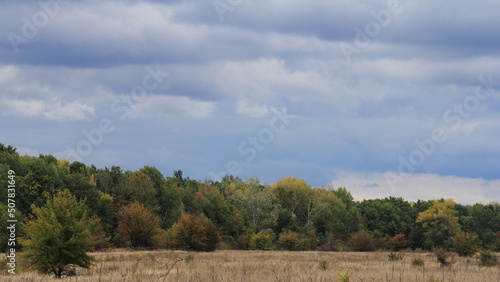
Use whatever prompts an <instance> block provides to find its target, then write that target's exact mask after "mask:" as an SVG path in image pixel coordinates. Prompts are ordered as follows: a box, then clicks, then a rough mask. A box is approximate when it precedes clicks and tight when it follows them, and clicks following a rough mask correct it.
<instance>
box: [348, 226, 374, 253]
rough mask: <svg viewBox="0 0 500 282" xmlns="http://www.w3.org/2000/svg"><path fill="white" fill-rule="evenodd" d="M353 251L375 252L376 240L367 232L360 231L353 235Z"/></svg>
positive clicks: (350, 242) (351, 245) (351, 239)
mask: <svg viewBox="0 0 500 282" xmlns="http://www.w3.org/2000/svg"><path fill="white" fill-rule="evenodd" d="M349 244H350V247H351V251H354V252H373V251H375V250H376V248H375V240H374V239H373V237H372V236H371V235H370V234H368V233H367V232H366V231H358V232H356V233H354V234H352V235H351V238H350V240H349Z"/></svg>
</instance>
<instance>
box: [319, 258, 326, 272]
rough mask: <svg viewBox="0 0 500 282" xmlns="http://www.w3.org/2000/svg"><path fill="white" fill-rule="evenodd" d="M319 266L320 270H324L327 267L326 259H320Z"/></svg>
mask: <svg viewBox="0 0 500 282" xmlns="http://www.w3.org/2000/svg"><path fill="white" fill-rule="evenodd" d="M319 268H320V269H322V270H326V269H327V268H328V262H327V261H326V260H320V261H319Z"/></svg>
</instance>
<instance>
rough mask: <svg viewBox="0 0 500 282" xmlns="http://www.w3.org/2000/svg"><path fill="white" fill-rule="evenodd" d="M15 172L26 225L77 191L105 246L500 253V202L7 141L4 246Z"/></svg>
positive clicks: (1, 219)
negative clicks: (201, 175)
mask: <svg viewBox="0 0 500 282" xmlns="http://www.w3.org/2000/svg"><path fill="white" fill-rule="evenodd" d="M9 170H12V171H14V172H15V175H16V176H15V182H16V193H15V202H16V210H17V211H16V215H15V216H16V219H18V221H19V222H20V223H26V222H28V221H30V220H31V221H33V220H35V219H36V217H35V216H34V210H36V209H37V208H41V207H44V206H45V205H46V202H47V201H49V200H50V199H52V197H54V195H56V194H58V193H62V195H65V196H64V197H63V198H62V199H63V200H64V199H67V198H68V197H73V196H74V198H76V200H78V201H80V202H82V203H84V204H85V205H84V206H85V209H86V213H87V215H88V217H89V222H88V224H87V227H88V229H89V230H88V231H89V234H90V235H89V236H91V238H92V242H93V243H94V248H95V249H97V250H99V249H106V248H110V247H131V248H149V249H154V248H172V249H185V250H197V251H198V250H201V251H211V250H215V249H243V250H244V249H263V250H266V249H284V250H324V251H343V250H352V251H373V250H376V249H393V250H402V249H423V250H432V249H446V250H453V251H456V252H459V253H464V254H468V253H470V252H475V250H477V249H488V250H493V251H500V205H499V203H490V204H486V205H484V204H475V205H462V204H458V203H455V202H454V201H453V200H451V199H446V200H445V199H441V200H434V201H421V200H419V201H417V202H408V201H405V200H404V199H402V198H394V197H388V198H384V199H374V200H364V201H361V202H359V201H354V200H353V197H352V195H351V194H350V193H349V191H348V190H347V189H345V188H342V187H340V188H336V189H334V188H333V187H329V186H327V187H321V188H314V187H311V186H310V185H308V184H307V182H306V181H304V180H301V179H297V178H295V177H284V178H281V179H280V180H278V181H277V182H276V183H274V184H267V183H262V182H261V181H260V180H259V179H257V178H249V179H246V180H242V179H240V178H238V177H234V176H230V175H227V176H225V177H224V178H223V179H222V180H221V181H204V182H200V181H196V180H193V179H190V178H189V177H184V175H183V173H182V171H180V170H178V171H175V172H174V173H173V175H172V176H164V175H163V174H162V173H161V172H160V171H159V170H158V169H157V168H155V167H151V166H145V167H143V168H141V169H140V170H138V171H123V170H122V169H121V168H120V167H119V166H112V167H111V168H108V167H105V168H96V167H95V166H94V165H91V166H87V165H85V164H83V163H80V162H69V161H67V160H58V159H56V158H55V157H53V156H51V155H40V156H39V157H32V156H27V155H25V156H20V155H19V154H18V153H17V152H16V148H14V147H12V146H5V145H3V144H1V143H0V179H1V185H2V189H1V191H2V192H1V195H0V198H1V199H0V229H1V230H2V231H1V234H0V236H1V237H0V242H1V243H2V244H3V246H2V249H3V250H5V249H7V241H8V237H7V236H9V234H8V233H7V229H6V224H7V219H8V217H9V213H8V207H7V197H8V193H7V192H8V191H7V188H6V187H8V183H9V177H8V171H9ZM66 189H67V190H68V191H69V193H70V194H69V193H67V192H68V191H65V190H66ZM62 191H65V192H62ZM64 193H67V194H64ZM68 195H69V196H68ZM63 200H61V201H63ZM54 201H55V200H54ZM18 226H19V228H18V230H17V236H18V237H21V238H28V237H30V234H27V233H29V232H26V230H25V229H24V228H23V227H24V226H27V225H26V224H24V225H22V224H19V225H18ZM20 241H21V242H22V240H20ZM21 247H22V246H21ZM461 250H462V251H461ZM463 250H465V251H463Z"/></svg>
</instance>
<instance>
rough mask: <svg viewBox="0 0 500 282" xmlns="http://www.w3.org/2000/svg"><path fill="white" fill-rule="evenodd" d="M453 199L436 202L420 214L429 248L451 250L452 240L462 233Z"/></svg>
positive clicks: (419, 217) (419, 218) (418, 220)
mask: <svg viewBox="0 0 500 282" xmlns="http://www.w3.org/2000/svg"><path fill="white" fill-rule="evenodd" d="M454 207H455V202H454V201H453V200H452V199H446V200H441V201H434V203H433V205H432V206H431V207H430V208H429V209H427V210H425V211H423V212H421V213H419V214H418V218H417V222H420V223H422V227H423V229H424V235H425V238H426V241H425V242H426V246H427V247H428V248H450V246H451V244H450V241H449V240H450V238H451V237H452V236H454V235H455V234H457V233H458V232H459V231H460V224H459V223H458V218H457V216H456V215H455V214H456V210H455V209H454Z"/></svg>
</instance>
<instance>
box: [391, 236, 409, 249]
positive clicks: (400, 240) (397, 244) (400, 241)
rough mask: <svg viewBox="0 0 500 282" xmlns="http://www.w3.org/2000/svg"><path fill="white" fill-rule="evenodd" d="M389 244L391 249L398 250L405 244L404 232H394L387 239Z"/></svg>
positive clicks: (404, 246)
mask: <svg viewBox="0 0 500 282" xmlns="http://www.w3.org/2000/svg"><path fill="white" fill-rule="evenodd" d="M388 243H389V246H390V247H391V249H392V250H393V251H396V252H397V251H400V250H402V249H404V248H406V246H407V240H406V236H405V234H396V235H395V236H394V237H392V238H391V239H389V242H388Z"/></svg>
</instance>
